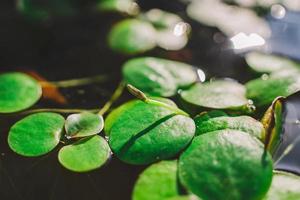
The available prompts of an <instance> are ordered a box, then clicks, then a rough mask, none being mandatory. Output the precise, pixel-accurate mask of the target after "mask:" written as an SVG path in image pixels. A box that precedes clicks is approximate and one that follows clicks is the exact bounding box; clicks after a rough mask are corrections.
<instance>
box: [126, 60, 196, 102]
mask: <svg viewBox="0 0 300 200" xmlns="http://www.w3.org/2000/svg"><path fill="white" fill-rule="evenodd" d="M123 77H124V79H125V81H126V82H127V83H129V84H131V85H133V86H135V87H137V88H138V89H140V90H142V91H143V92H145V93H148V94H150V95H153V96H164V97H168V96H173V95H175V94H176V93H177V90H178V88H185V87H188V86H190V85H191V84H193V83H194V82H196V80H197V75H196V71H195V70H194V68H193V67H192V66H191V65H187V64H185V63H181V62H176V61H171V60H166V59H161V58H153V57H141V58H134V59H131V60H129V61H127V62H126V63H125V64H124V65H123Z"/></svg>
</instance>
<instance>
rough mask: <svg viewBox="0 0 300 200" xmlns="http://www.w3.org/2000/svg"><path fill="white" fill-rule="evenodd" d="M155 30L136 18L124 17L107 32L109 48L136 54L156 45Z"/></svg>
mask: <svg viewBox="0 0 300 200" xmlns="http://www.w3.org/2000/svg"><path fill="white" fill-rule="evenodd" d="M155 37H156V31H155V29H154V27H153V26H152V25H151V24H150V23H148V22H144V21H141V20H137V19H126V20H123V21H121V22H119V23H117V24H116V25H115V26H114V27H113V28H112V30H111V31H110V33H109V36H108V44H109V46H110V48H111V49H113V50H115V51H117V52H120V53H124V54H137V53H143V52H145V51H148V50H151V49H153V48H154V47H155V46H156V38H155Z"/></svg>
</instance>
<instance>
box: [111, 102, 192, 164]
mask: <svg viewBox="0 0 300 200" xmlns="http://www.w3.org/2000/svg"><path fill="white" fill-rule="evenodd" d="M127 105H128V106H129V107H130V109H128V110H126V112H121V113H119V115H118V116H117V118H116V119H115V120H114V123H113V124H112V126H111V128H110V131H109V132H108V134H109V136H110V137H109V143H110V146H111V148H112V150H113V152H114V153H115V154H116V156H118V157H119V158H120V159H121V160H123V161H124V162H127V163H131V164H148V163H152V162H155V161H158V160H161V159H167V158H170V157H173V156H175V155H176V154H177V153H179V152H180V151H181V150H182V149H184V148H185V147H186V146H187V145H188V144H189V142H190V141H191V140H192V138H193V136H194V133H195V124H194V121H193V120H192V119H191V118H189V117H186V116H183V115H176V114H175V113H174V111H172V110H171V109H167V108H165V107H162V106H157V105H153V104H147V103H144V102H143V101H139V100H136V101H134V102H130V103H127V104H125V105H123V106H124V107H125V106H127ZM124 110H125V109H124Z"/></svg>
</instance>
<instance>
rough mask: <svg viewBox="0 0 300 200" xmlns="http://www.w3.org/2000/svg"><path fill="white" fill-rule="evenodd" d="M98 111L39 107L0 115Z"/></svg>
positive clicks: (96, 110) (93, 110) (94, 110)
mask: <svg viewBox="0 0 300 200" xmlns="http://www.w3.org/2000/svg"><path fill="white" fill-rule="evenodd" d="M98 111H99V109H62V108H40V109H32V110H27V111H24V112H19V113H11V114H1V115H4V116H9V115H28V114H33V113H39V112H56V113H63V114H68V113H80V112H93V113H96V112H98Z"/></svg>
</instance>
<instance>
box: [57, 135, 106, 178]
mask: <svg viewBox="0 0 300 200" xmlns="http://www.w3.org/2000/svg"><path fill="white" fill-rule="evenodd" d="M109 157H110V148H109V146H108V144H107V142H106V140H105V139H104V138H102V137H100V136H98V135H95V136H92V137H87V138H83V139H81V140H79V141H78V142H76V143H74V144H71V145H68V146H65V147H63V148H61V150H60V151H59V153H58V160H59V162H60V163H61V164H62V165H63V166H64V167H65V168H67V169H69V170H71V171H74V172H87V171H91V170H94V169H97V168H99V167H101V166H102V165H103V164H105V163H106V161H107V160H108V159H109Z"/></svg>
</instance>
